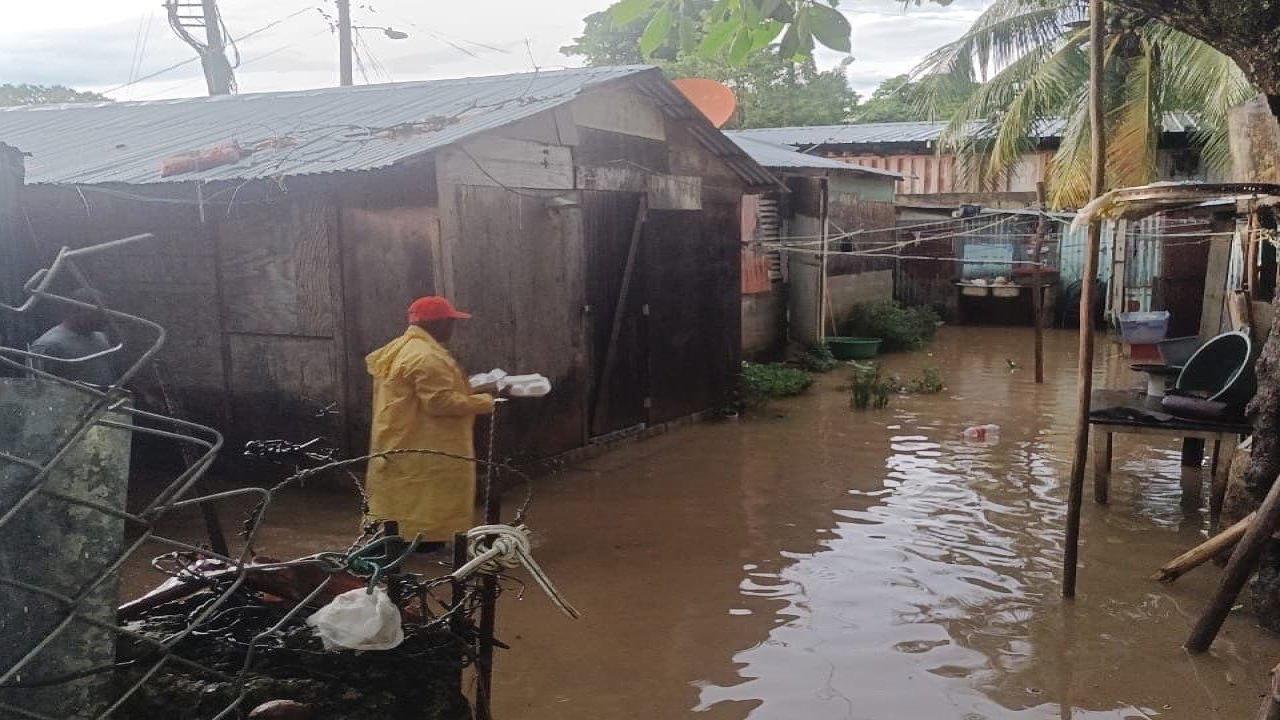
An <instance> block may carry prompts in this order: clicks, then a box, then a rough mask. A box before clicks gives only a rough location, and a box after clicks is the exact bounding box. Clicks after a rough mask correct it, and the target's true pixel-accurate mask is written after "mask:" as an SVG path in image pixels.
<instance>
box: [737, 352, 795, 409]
mask: <svg viewBox="0 0 1280 720" xmlns="http://www.w3.org/2000/svg"><path fill="white" fill-rule="evenodd" d="M812 384H813V376H812V375H810V374H809V373H807V372H805V371H803V370H800V369H799V368H793V367H790V366H788V365H784V364H782V363H743V364H742V385H741V388H740V393H739V398H740V404H741V406H742V407H744V408H753V407H760V406H762V405H764V404H766V403H768V402H769V401H770V400H773V399H776V398H784V397H793V396H795V395H799V394H800V393H802V392H804V391H805V390H808V389H809V386H810V385H812Z"/></svg>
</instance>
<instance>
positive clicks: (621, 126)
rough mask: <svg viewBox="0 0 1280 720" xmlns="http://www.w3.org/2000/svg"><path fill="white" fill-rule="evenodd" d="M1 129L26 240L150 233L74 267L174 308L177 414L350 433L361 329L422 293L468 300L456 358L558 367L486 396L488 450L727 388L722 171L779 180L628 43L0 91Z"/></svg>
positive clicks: (362, 378)
mask: <svg viewBox="0 0 1280 720" xmlns="http://www.w3.org/2000/svg"><path fill="white" fill-rule="evenodd" d="M0 139H3V140H5V141H7V142H10V143H12V144H14V145H16V146H17V147H20V148H22V149H23V150H25V151H26V152H27V153H29V155H30V157H29V161H28V164H27V170H28V177H27V180H28V184H27V186H26V188H25V190H24V192H23V196H22V201H21V203H22V210H23V211H24V212H25V220H29V222H24V226H25V229H26V231H27V232H28V233H29V237H28V238H25V240H27V241H30V242H31V243H33V244H34V246H35V247H37V248H39V251H40V252H39V253H38V255H40V257H39V258H38V260H39V261H41V262H45V261H47V260H48V258H50V257H51V256H52V255H53V254H54V252H56V250H57V248H58V247H60V246H63V245H69V246H79V245H83V244H89V243H95V242H101V241H103V240H106V239H110V238H115V237H121V236H125V235H130V234H133V233H138V232H151V233H155V235H156V238H155V239H154V241H152V242H151V243H150V244H149V245H147V246H145V247H142V246H137V247H136V249H130V250H128V251H127V252H123V251H122V252H120V253H116V254H112V255H106V254H104V255H102V256H101V257H99V258H96V259H95V260H94V261H93V262H92V263H91V265H90V268H89V270H90V276H91V277H92V278H93V279H94V281H95V282H96V283H98V284H99V286H100V288H101V289H102V290H103V291H104V292H105V293H106V295H107V297H108V300H109V301H110V302H111V303H112V304H114V305H115V306H117V307H119V308H121V309H124V310H126V311H131V312H136V313H138V314H141V315H144V316H146V317H149V318H152V319H154V320H156V321H158V322H160V323H161V324H163V325H164V326H165V327H166V328H168V330H169V333H170V342H169V345H168V347H167V348H166V349H165V350H164V352H163V353H162V354H161V356H160V365H161V368H162V373H163V374H164V375H165V376H166V377H167V378H169V382H168V384H169V385H170V386H171V387H172V388H173V389H174V390H175V391H176V393H177V394H178V395H179V396H180V399H181V404H182V406H183V408H184V411H185V413H186V414H188V415H190V416H192V417H194V418H196V419H198V420H201V421H205V422H209V423H211V424H214V425H215V426H217V427H220V428H224V429H226V430H227V431H228V434H229V436H230V438H231V440H232V441H233V442H240V441H243V440H246V439H261V438H286V439H290V440H306V439H309V438H311V437H324V438H327V439H329V440H331V441H332V442H333V443H335V444H336V445H337V446H338V447H340V448H342V449H343V450H344V451H347V452H357V451H359V450H360V449H361V448H363V447H364V446H365V444H366V436H367V433H368V424H369V403H370V380H369V376H368V374H367V373H366V370H365V364H364V357H365V355H366V354H367V353H368V352H369V351H371V350H373V349H374V348H376V347H378V346H380V345H381V344H383V343H385V342H387V341H388V340H389V339H391V338H392V337H394V336H396V335H397V334H399V333H400V332H402V331H403V329H404V325H405V319H404V311H405V308H406V306H407V304H408V303H409V302H410V301H411V300H412V299H413V298H414V297H417V296H420V295H426V294H433V293H439V294H445V295H448V296H450V297H451V298H452V299H453V300H454V301H455V303H456V304H457V305H458V306H459V307H462V308H465V309H467V310H469V311H471V312H473V313H474V315H475V319H474V320H473V321H471V322H470V323H468V324H467V325H466V326H465V327H464V328H463V329H462V331H461V332H460V333H459V335H458V337H457V338H456V342H455V352H456V354H457V356H458V357H459V359H460V360H461V361H462V363H463V364H464V365H465V366H466V367H467V368H468V369H469V370H471V371H473V372H477V371H483V370H489V369H491V368H494V367H501V368H504V369H506V370H508V371H512V372H541V373H543V374H545V375H547V376H548V377H549V378H551V380H552V382H553V384H554V387H555V389H554V391H553V393H552V394H551V395H550V396H548V397H547V398H545V399H542V400H538V401H524V402H519V403H511V404H510V405H508V406H507V409H506V410H504V419H503V421H502V430H501V432H502V438H503V441H502V442H503V448H504V451H505V453H507V454H515V455H517V456H519V457H522V458H531V457H541V456H547V455H551V454H555V453H558V452H562V451H565V450H568V449H571V448H575V447H578V446H582V445H584V444H586V443H589V442H592V441H593V439H598V438H602V437H608V436H610V435H612V434H615V433H619V432H623V431H627V430H630V429H634V428H639V427H644V426H646V425H653V424H658V423H664V422H667V421H671V420H674V419H676V418H681V417H684V416H688V415H690V414H693V413H697V412H698V411H701V410H705V409H708V408H713V407H716V406H717V405H719V404H721V403H724V402H726V401H727V400H728V399H729V397H730V395H731V393H732V390H733V387H734V385H735V381H736V376H737V373H738V366H739V356H740V321H739V312H740V293H739V282H740V281H739V272H740V260H739V254H740V251H741V245H740V242H739V223H738V218H739V212H740V210H739V208H740V203H741V198H742V196H743V194H744V192H749V191H753V190H755V189H758V188H761V187H765V186H770V185H771V183H773V182H774V181H773V180H772V178H771V176H770V175H769V174H768V173H767V172H766V171H764V170H763V169H762V168H761V167H760V166H759V165H758V164H756V163H755V162H754V161H752V160H751V159H750V158H749V157H748V156H747V155H746V154H745V153H743V152H742V151H741V150H740V149H739V148H738V147H737V146H736V145H734V144H733V143H732V142H730V141H729V140H728V139H727V138H725V137H724V136H723V135H722V134H721V133H720V132H719V131H718V130H716V129H715V128H714V127H712V126H711V125H710V124H709V123H708V122H707V121H706V120H705V119H704V118H703V117H702V115H701V114H700V113H698V111H697V110H696V109H695V108H694V107H693V106H692V105H690V104H689V103H688V102H687V101H686V100H685V98H684V97H683V96H682V95H681V94H680V93H679V92H678V91H677V90H675V88H674V87H673V86H672V85H670V83H668V82H667V81H666V80H665V79H664V78H663V76H662V75H661V73H660V72H659V71H657V70H656V69H653V68H646V67H620V68H589V69H579V70H564V71H555V72H539V73H531V74H524V75H507V76H496V77H481V78H465V79H457V80H440V81H427V82H411V83H396V84H386V85H370V86H358V87H348V88H331V89H323V90H310V91H300V92H280V93H262V94H246V95H238V96H229V97H218V98H196V99H188V100H164V101H151V102H128V103H102V104H87V105H62V106H51V107H42V108H21V109H16V108H15V109H4V110H0ZM30 269H31V268H27V270H30ZM620 301H621V306H620V305H619V303H620Z"/></svg>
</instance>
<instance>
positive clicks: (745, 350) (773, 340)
mask: <svg viewBox="0 0 1280 720" xmlns="http://www.w3.org/2000/svg"><path fill="white" fill-rule="evenodd" d="M786 323H787V302H786V295H785V294H784V293H783V290H782V286H781V285H779V286H778V287H776V288H774V290H773V291H771V292H767V293H754V294H751V295H743V296H742V356H743V358H744V359H746V360H752V361H760V360H769V359H774V358H776V357H778V356H779V355H780V354H781V353H782V350H783V348H784V347H785V346H786Z"/></svg>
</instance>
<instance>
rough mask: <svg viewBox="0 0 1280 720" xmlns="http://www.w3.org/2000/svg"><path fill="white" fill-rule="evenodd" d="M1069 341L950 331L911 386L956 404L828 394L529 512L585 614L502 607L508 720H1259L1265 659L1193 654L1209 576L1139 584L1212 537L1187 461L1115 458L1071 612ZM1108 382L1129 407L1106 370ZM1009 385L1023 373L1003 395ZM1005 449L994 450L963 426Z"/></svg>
mask: <svg viewBox="0 0 1280 720" xmlns="http://www.w3.org/2000/svg"><path fill="white" fill-rule="evenodd" d="M1075 342H1076V339H1075V335H1074V334H1073V333H1071V332H1060V331H1059V332H1052V333H1050V334H1049V336H1048V338H1047V341H1046V343H1047V344H1046V357H1047V373H1046V375H1047V377H1046V383H1045V384H1044V385H1041V386H1037V385H1036V384H1035V383H1034V377H1033V373H1032V371H1031V369H1030V368H1031V364H1032V361H1031V334H1030V331H1029V330H1028V331H1023V330H1009V329H975V328H944V330H943V331H942V333H941V335H940V336H939V339H938V340H937V342H936V343H934V345H933V346H932V347H931V348H930V349H929V352H928V354H925V353H917V354H912V355H900V356H889V357H888V358H886V360H885V367H886V368H887V370H889V371H890V372H896V373H900V374H901V375H903V376H904V377H910V376H912V375H914V374H915V373H916V372H918V370H919V369H920V368H922V367H924V366H926V365H936V366H937V367H939V368H941V370H942V371H943V373H944V375H945V378H946V380H947V384H948V388H947V390H946V392H944V393H943V394H941V395H935V396H916V397H899V398H895V399H894V400H893V402H892V404H891V405H890V407H889V408H887V409H885V410H879V411H861V412H859V411H852V410H851V409H850V407H849V402H848V396H847V394H846V393H844V392H841V391H839V390H838V389H837V385H838V384H839V383H841V382H843V381H845V377H844V374H845V371H836V372H834V373H832V374H831V375H829V376H826V377H824V379H823V381H822V382H821V383H820V384H819V385H818V386H816V387H814V388H813V389H811V390H810V391H809V393H808V394H807V395H805V396H803V397H800V398H797V399H795V400H791V401H786V402H781V403H778V404H777V405H776V407H775V410H776V413H775V414H771V415H769V416H765V417H754V418H747V419H742V420H738V421H730V422H723V423H713V424H704V425H700V426H696V427H691V428H685V429H681V430H679V431H677V432H673V433H671V434H668V435H664V436H662V437H659V438H655V439H651V440H648V441H645V442H642V443H638V444H635V445H632V446H629V447H625V448H622V449H619V450H617V451H614V452H611V453H609V454H607V455H605V456H603V457H600V458H597V459H594V460H591V461H589V462H587V463H584V464H583V465H581V466H579V467H577V468H575V469H573V470H572V471H570V472H568V473H567V474H566V475H565V476H564V477H562V478H560V479H558V480H552V481H548V482H546V483H544V484H543V485H541V486H540V487H539V489H538V495H537V498H536V501H535V505H534V508H533V511H532V513H531V515H530V521H531V524H532V525H533V527H535V528H536V529H537V530H538V532H539V534H540V536H541V547H540V548H538V553H539V558H540V560H541V562H542V563H543V565H544V566H545V567H546V568H547V569H548V570H549V571H550V572H551V573H552V575H553V577H554V578H555V579H556V581H557V582H558V583H559V585H560V587H561V588H562V589H563V590H564V591H565V593H566V594H567V595H568V596H569V597H570V598H571V599H572V600H573V602H574V603H575V604H576V605H577V606H578V607H579V608H580V609H581V610H582V611H583V613H584V617H583V619H582V620H581V621H578V622H573V621H570V620H567V619H564V618H562V617H560V616H559V615H557V614H556V612H555V610H554V609H553V608H552V606H551V605H550V604H549V603H548V602H547V601H546V600H545V599H544V598H543V597H542V596H540V595H539V594H538V593H537V592H536V591H531V593H530V594H529V595H528V597H527V598H526V599H524V600H522V601H518V602H511V601H509V599H508V602H506V604H505V605H504V606H503V608H502V612H503V615H502V617H501V622H500V629H501V630H502V632H503V635H504V639H505V640H507V641H508V642H509V643H510V644H511V645H512V651H511V652H508V653H503V654H501V655H500V656H499V660H498V663H499V664H498V666H497V670H496V672H497V677H498V686H497V690H496V696H497V703H498V710H499V714H500V717H505V718H524V719H528V720H542V719H546V720H551V719H552V718H556V719H559V718H611V719H615V720H617V719H621V718H669V717H684V716H692V715H697V716H699V717H707V718H752V719H753V720H764V719H773V718H777V719H779V720H782V719H787V720H791V719H798V718H804V719H807V720H826V719H831V720H837V719H854V718H856V719H858V720H901V719H915V718H921V719H942V718H956V719H963V720H978V719H980V718H1077V719H1078V718H1088V719H1090V720H1094V719H1102V718H1107V719H1112V718H1114V719H1116V720H1119V719H1121V718H1123V719H1128V718H1156V717H1158V718H1187V719H1196V720H1200V719H1204V718H1243V717H1252V713H1253V712H1254V711H1255V710H1256V708H1257V706H1258V702H1259V698H1260V697H1261V694H1262V693H1263V692H1264V686H1265V683H1266V680H1267V677H1266V673H1267V670H1268V669H1270V668H1271V666H1273V665H1274V664H1275V662H1276V661H1277V660H1278V659H1280V641H1278V640H1277V639H1276V638H1274V637H1271V636H1267V635H1266V634H1264V631H1262V630H1260V629H1258V628H1257V627H1256V626H1255V625H1254V623H1253V622H1252V619H1251V618H1250V617H1248V616H1247V615H1244V616H1235V617H1232V618H1231V620H1230V621H1229V622H1228V624H1227V626H1226V629H1225V631H1224V633H1223V634H1222V636H1221V637H1220V638H1219V640H1218V642H1217V644H1216V645H1215V647H1214V649H1213V652H1212V654H1210V655H1206V656H1203V657H1197V658H1192V657H1191V656H1189V655H1187V654H1186V653H1185V652H1184V651H1183V650H1182V649H1181V643H1182V641H1183V640H1184V639H1185V636H1186V633H1187V632H1188V630H1189V627H1190V624H1191V623H1192V622H1194V620H1195V617H1196V613H1197V612H1198V611H1199V610H1200V608H1201V607H1202V606H1203V604H1204V602H1205V601H1206V599H1207V597H1208V594H1209V592H1210V591H1211V589H1212V587H1213V585H1214V582H1215V581H1216V578H1217V575H1218V572H1219V571H1218V570H1217V568H1212V567H1210V568H1202V569H1200V570H1197V571H1195V572H1194V573H1193V574H1191V575H1188V576H1186V577H1184V578H1183V579H1181V580H1180V581H1179V582H1178V583H1176V584H1175V585H1173V586H1172V587H1166V586H1162V585H1159V584H1157V583H1155V582H1152V581H1150V580H1148V579H1147V576H1148V575H1150V574H1151V572H1152V571H1153V570H1154V569H1155V568H1156V567H1158V566H1159V565H1161V564H1162V563H1164V562H1165V561H1166V560H1168V559H1169V558H1172V557H1173V556H1174V555H1177V554H1178V553H1180V552H1182V551H1183V550H1185V549H1187V548H1188V547H1191V546H1192V545H1195V544H1196V543H1198V542H1199V541H1200V540H1201V539H1203V537H1204V531H1205V527H1206V524H1207V521H1206V518H1205V517H1204V515H1203V513H1202V512H1200V511H1190V512H1187V511H1184V510H1183V509H1182V507H1181V503H1180V495H1181V471H1180V467H1179V455H1178V452H1177V450H1178V447H1177V445H1176V444H1175V443H1165V444H1160V445H1159V446H1157V447H1149V446H1143V445H1142V443H1141V442H1140V441H1137V440H1135V439H1133V438H1131V437H1127V436H1117V439H1116V447H1115V452H1116V455H1115V473H1114V475H1113V480H1112V501H1111V505H1110V506H1109V507H1108V508H1103V507H1101V506H1096V505H1094V504H1093V503H1092V500H1091V497H1090V496H1089V495H1091V494H1089V495H1087V496H1086V507H1085V510H1084V524H1083V530H1082V533H1083V538H1084V542H1083V548H1082V563H1081V570H1080V584H1079V595H1078V598H1077V599H1076V600H1075V602H1073V603H1069V602H1064V601H1063V600H1062V599H1061V598H1060V597H1059V579H1060V577H1061V569H1060V565H1061V556H1062V543H1063V529H1062V528H1063V519H1064V514H1065V496H1066V492H1065V488H1064V487H1063V484H1062V482H1063V477H1064V476H1065V475H1066V473H1067V472H1068V469H1069V462H1070V461H1069V458H1070V454H1071V438H1072V433H1073V412H1074V401H1075V394H1074V393H1075V389H1074V378H1075V363H1076V352H1075ZM1099 355H1100V357H1103V356H1105V357H1106V358H1107V364H1106V366H1105V367H1104V368H1103V369H1102V370H1101V371H1100V373H1099V384H1103V385H1110V386H1117V385H1118V384H1122V385H1126V386H1127V385H1129V384H1134V383H1137V382H1138V380H1137V379H1136V378H1134V377H1132V376H1130V375H1129V372H1128V370H1127V368H1126V366H1125V365H1124V364H1123V362H1122V359H1121V358H1119V357H1117V356H1118V347H1117V346H1115V345H1113V344H1111V343H1107V342H1100V343H1099ZM1006 359H1013V360H1014V361H1015V362H1016V363H1019V364H1021V365H1023V366H1024V368H1023V369H1019V370H1017V371H1012V372H1011V371H1010V369H1009V366H1008V363H1007V362H1006ZM988 422H991V423H996V424H999V425H1000V426H1001V427H1002V433H1001V437H1000V441H999V443H998V444H996V445H994V446H980V445H973V444H968V443H966V442H964V441H963V440H962V438H961V432H962V430H963V429H964V428H965V427H967V426H970V425H976V424H982V423H988Z"/></svg>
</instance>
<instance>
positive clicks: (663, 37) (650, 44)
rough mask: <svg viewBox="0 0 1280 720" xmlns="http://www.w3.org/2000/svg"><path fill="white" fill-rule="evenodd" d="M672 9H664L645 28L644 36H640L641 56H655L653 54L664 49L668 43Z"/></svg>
mask: <svg viewBox="0 0 1280 720" xmlns="http://www.w3.org/2000/svg"><path fill="white" fill-rule="evenodd" d="M671 19H672V18H671V8H669V7H663V8H662V9H661V10H659V11H658V12H657V14H655V15H654V16H653V19H652V20H650V21H649V24H648V25H646V26H645V28H644V34H642V35H641V36H640V54H641V55H644V56H645V57H649V56H650V55H653V52H654V51H655V50H657V49H658V48H660V47H662V45H663V43H665V42H666V41H667V37H668V36H669V35H670V34H671Z"/></svg>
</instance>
